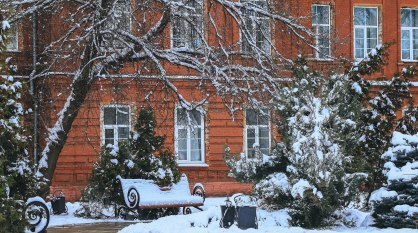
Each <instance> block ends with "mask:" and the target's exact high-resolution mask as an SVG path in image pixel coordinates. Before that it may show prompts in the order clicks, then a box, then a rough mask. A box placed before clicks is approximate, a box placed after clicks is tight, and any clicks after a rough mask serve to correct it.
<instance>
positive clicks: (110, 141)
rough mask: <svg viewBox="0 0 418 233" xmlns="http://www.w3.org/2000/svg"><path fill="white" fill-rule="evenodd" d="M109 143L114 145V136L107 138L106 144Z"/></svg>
mask: <svg viewBox="0 0 418 233" xmlns="http://www.w3.org/2000/svg"><path fill="white" fill-rule="evenodd" d="M109 144H111V145H114V144H115V142H114V140H113V138H112V139H105V145H106V146H107V145H109Z"/></svg>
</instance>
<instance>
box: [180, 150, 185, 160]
mask: <svg viewBox="0 0 418 233" xmlns="http://www.w3.org/2000/svg"><path fill="white" fill-rule="evenodd" d="M178 155H179V160H187V151H185V150H182V151H180V150H179V151H178Z"/></svg>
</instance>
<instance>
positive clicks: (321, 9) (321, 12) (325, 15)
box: [316, 6, 329, 24]
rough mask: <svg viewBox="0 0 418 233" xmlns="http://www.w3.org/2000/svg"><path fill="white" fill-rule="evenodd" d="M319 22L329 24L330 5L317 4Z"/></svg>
mask: <svg viewBox="0 0 418 233" xmlns="http://www.w3.org/2000/svg"><path fill="white" fill-rule="evenodd" d="M316 9H317V23H318V24H329V7H328V6H317V8H316Z"/></svg>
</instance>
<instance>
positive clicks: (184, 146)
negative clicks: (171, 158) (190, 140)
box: [178, 139, 187, 150]
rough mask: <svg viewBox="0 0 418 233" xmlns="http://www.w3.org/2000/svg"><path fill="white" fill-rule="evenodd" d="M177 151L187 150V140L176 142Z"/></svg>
mask: <svg viewBox="0 0 418 233" xmlns="http://www.w3.org/2000/svg"><path fill="white" fill-rule="evenodd" d="M178 142H179V143H178V150H187V140H186V139H180V140H178Z"/></svg>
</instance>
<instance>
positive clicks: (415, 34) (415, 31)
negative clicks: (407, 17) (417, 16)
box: [412, 29, 418, 39]
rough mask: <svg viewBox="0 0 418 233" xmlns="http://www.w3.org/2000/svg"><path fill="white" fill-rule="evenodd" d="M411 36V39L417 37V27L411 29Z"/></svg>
mask: <svg viewBox="0 0 418 233" xmlns="http://www.w3.org/2000/svg"><path fill="white" fill-rule="evenodd" d="M412 38H413V39H418V29H413V30H412Z"/></svg>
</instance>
